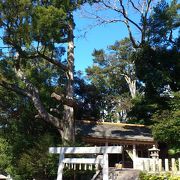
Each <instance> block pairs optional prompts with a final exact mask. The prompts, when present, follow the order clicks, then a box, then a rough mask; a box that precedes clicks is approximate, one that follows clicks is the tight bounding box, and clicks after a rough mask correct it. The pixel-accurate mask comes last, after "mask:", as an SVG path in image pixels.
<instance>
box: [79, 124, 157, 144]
mask: <svg viewBox="0 0 180 180" xmlns="http://www.w3.org/2000/svg"><path fill="white" fill-rule="evenodd" d="M77 130H78V131H79V132H80V134H81V135H82V136H84V137H92V138H105V139H121V140H138V141H154V139H153V137H152V134H151V130H150V129H149V128H148V127H146V126H143V125H131V124H125V123H90V122H87V121H82V122H81V121H79V123H77Z"/></svg>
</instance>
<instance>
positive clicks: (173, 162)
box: [171, 158, 176, 172]
mask: <svg viewBox="0 0 180 180" xmlns="http://www.w3.org/2000/svg"><path fill="white" fill-rule="evenodd" d="M171 164H172V172H174V171H176V162H175V158H172V159H171Z"/></svg>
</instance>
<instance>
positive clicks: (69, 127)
mask: <svg viewBox="0 0 180 180" xmlns="http://www.w3.org/2000/svg"><path fill="white" fill-rule="evenodd" d="M73 30H74V21H73V15H72V14H71V15H70V22H69V33H68V52H67V56H68V57H67V60H68V70H67V72H66V76H67V87H66V99H69V100H72V101H74V34H73ZM63 121H64V124H63V131H61V134H62V139H63V141H64V142H63V143H64V144H66V143H67V142H68V143H69V142H73V143H74V142H75V123H74V108H73V107H72V106H70V105H68V104H64V114H63Z"/></svg>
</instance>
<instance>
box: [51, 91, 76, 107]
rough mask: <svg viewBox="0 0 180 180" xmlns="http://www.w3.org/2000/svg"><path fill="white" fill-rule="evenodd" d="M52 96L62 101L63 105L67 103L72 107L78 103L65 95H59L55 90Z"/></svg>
mask: <svg viewBox="0 0 180 180" xmlns="http://www.w3.org/2000/svg"><path fill="white" fill-rule="evenodd" d="M51 97H52V98H54V99H56V100H57V101H61V102H62V103H63V105H67V106H70V107H76V106H77V103H76V101H75V100H73V99H70V98H67V97H65V96H64V95H58V94H56V93H55V92H53V93H52V94H51Z"/></svg>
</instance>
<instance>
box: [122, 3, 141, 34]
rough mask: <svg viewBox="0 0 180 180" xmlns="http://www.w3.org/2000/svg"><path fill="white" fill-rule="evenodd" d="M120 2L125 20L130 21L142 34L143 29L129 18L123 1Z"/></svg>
mask: <svg viewBox="0 0 180 180" xmlns="http://www.w3.org/2000/svg"><path fill="white" fill-rule="evenodd" d="M119 2H120V6H121V7H122V12H121V14H122V15H123V16H124V18H125V19H126V20H127V21H129V22H130V23H132V24H133V25H134V26H136V27H137V28H138V29H139V30H140V31H141V32H142V29H141V27H140V26H139V25H138V24H137V23H135V22H134V21H133V20H131V19H130V18H128V16H127V13H126V10H125V7H124V5H123V2H122V0H119Z"/></svg>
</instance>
